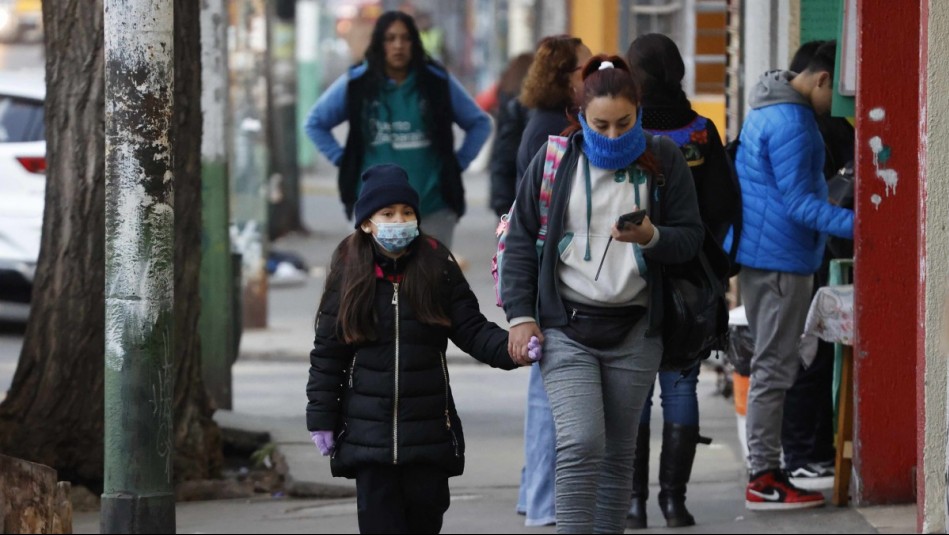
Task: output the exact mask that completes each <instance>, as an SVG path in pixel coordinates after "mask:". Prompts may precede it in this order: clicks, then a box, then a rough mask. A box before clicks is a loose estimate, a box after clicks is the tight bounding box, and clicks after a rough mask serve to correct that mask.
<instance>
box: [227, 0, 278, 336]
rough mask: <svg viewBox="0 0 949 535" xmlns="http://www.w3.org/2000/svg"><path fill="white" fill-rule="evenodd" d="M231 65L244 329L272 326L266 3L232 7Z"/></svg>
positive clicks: (234, 203) (238, 0) (246, 0)
mask: <svg viewBox="0 0 949 535" xmlns="http://www.w3.org/2000/svg"><path fill="white" fill-rule="evenodd" d="M228 7H229V13H230V21H231V26H232V27H231V28H230V29H229V32H230V34H229V35H231V36H232V38H230V39H229V40H228V41H229V44H230V47H231V48H229V50H228V52H229V56H228V64H229V66H230V92H231V105H232V110H231V114H232V118H233V124H232V128H233V129H234V130H235V132H234V134H233V136H234V137H233V139H234V142H235V145H234V151H233V153H232V154H231V155H230V164H229V169H230V173H229V174H230V184H231V207H232V209H233V213H232V216H233V219H234V225H235V226H234V228H233V229H232V234H231V239H232V240H233V242H234V245H235V248H236V249H237V251H238V252H240V253H241V258H242V260H243V270H242V271H243V276H242V280H243V285H242V288H243V289H242V292H241V294H242V295H241V302H242V305H243V326H244V327H247V328H264V327H266V326H267V272H266V266H265V263H266V261H267V249H268V240H267V228H268V223H267V176H268V168H269V158H270V156H269V154H268V151H267V138H266V134H265V125H266V124H267V83H266V72H267V70H266V54H267V18H266V4H265V2H264V1H263V0H233V1H231V2H230V3H229V4H228Z"/></svg>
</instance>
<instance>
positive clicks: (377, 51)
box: [364, 11, 432, 90]
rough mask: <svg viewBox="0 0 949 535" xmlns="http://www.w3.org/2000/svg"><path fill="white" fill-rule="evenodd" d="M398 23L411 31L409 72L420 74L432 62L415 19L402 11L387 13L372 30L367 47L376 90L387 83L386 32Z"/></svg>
mask: <svg viewBox="0 0 949 535" xmlns="http://www.w3.org/2000/svg"><path fill="white" fill-rule="evenodd" d="M396 22H401V23H402V24H405V27H406V29H408V31H409V39H410V40H411V41H412V58H411V59H410V60H409V70H410V71H415V72H419V71H421V70H423V69H425V65H426V63H428V62H431V61H432V58H431V57H429V55H428V54H426V53H425V47H424V45H422V36H421V34H419V31H418V26H417V25H416V24H415V19H413V18H412V16H411V15H409V14H407V13H403V12H401V11H386V12H385V13H383V14H382V15H381V16H380V17H379V19H378V20H377V21H376V25H375V27H374V28H373V29H372V37H371V38H370V40H369V46H368V47H366V52H365V54H364V56H365V59H366V63H367V65H368V68H369V72H368V74H369V76H370V77H371V79H372V80H373V86H374V89H375V90H378V89H379V88H380V87H382V84H384V83H385V82H386V49H385V42H386V30H388V29H389V26H392V24H393V23H396Z"/></svg>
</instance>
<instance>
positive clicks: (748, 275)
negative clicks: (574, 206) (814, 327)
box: [725, 41, 854, 510]
mask: <svg viewBox="0 0 949 535" xmlns="http://www.w3.org/2000/svg"><path fill="white" fill-rule="evenodd" d="M835 56H836V44H835V43H834V42H833V41H830V42H828V43H826V44H825V45H822V46H821V47H820V48H819V49H818V50H817V52H815V54H814V58H813V59H812V60H811V62H810V63H809V64H808V66H807V69H805V70H804V72H802V73H800V74H795V73H792V72H788V71H771V72H768V73H765V74H764V75H763V76H762V77H761V79H760V80H759V82H758V84H757V85H756V86H755V88H754V90H753V92H752V95H751V99H750V100H751V108H752V110H751V112H750V113H749V114H748V117H747V118H746V119H745V123H744V125H743V127H742V131H741V138H740V140H741V143H740V145H739V148H738V156H737V160H736V162H735V167H736V170H737V172H738V177H739V182H740V184H741V196H742V205H743V206H742V210H743V212H742V218H743V227H742V233H741V239H740V240H739V244H738V245H739V247H738V263H740V264H741V265H742V270H741V274H740V275H739V284H740V286H741V296H742V301H744V303H745V308H746V310H747V312H748V324H749V328H750V329H751V333H752V335H753V336H754V338H755V353H754V357H753V359H752V363H751V374H752V379H751V389H750V391H749V394H748V418H747V426H748V449H749V462H750V464H751V481H750V482H749V484H748V487H747V489H746V491H745V506H746V507H747V508H748V509H753V510H776V509H777V510H782V509H800V508H805V507H816V506H820V505H823V503H824V498H823V496H822V495H821V494H820V493H818V492H810V491H806V490H802V489H799V488H797V487H795V486H793V485H792V484H791V483H790V481H788V478H787V475H786V474H785V473H784V472H783V471H781V469H780V468H781V420H782V413H783V409H784V398H785V393H786V392H787V390H788V389H789V388H790V387H791V385H792V384H793V383H794V378H795V375H796V374H797V369H798V362H799V361H798V359H799V358H800V355H799V353H798V340H799V339H800V336H801V332H802V330H803V329H804V321H805V319H806V317H807V310H808V306H809V304H810V299H811V295H812V290H813V280H814V277H813V275H814V272H816V271H817V269H818V268H819V267H820V264H821V258H822V255H823V253H824V242H825V240H826V238H827V234H832V235H834V236H840V237H843V238H851V239H852V237H853V216H854V214H853V211H852V210H847V209H844V208H839V207H837V206H833V205H831V204H830V203H828V202H827V185H826V183H825V180H824V173H823V167H824V142H823V139H822V138H821V134H820V131H819V130H818V127H817V120H816V119H815V114H821V115H822V114H826V113H828V112H829V111H830V105H831V98H832V96H833V79H834V59H835ZM730 247H731V236H729V237H728V238H727V239H726V242H725V250H729V248H730Z"/></svg>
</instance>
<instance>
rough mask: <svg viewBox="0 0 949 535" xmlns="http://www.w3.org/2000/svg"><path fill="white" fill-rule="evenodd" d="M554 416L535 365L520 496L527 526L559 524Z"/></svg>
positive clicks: (520, 509)
mask: <svg viewBox="0 0 949 535" xmlns="http://www.w3.org/2000/svg"><path fill="white" fill-rule="evenodd" d="M556 441H557V438H556V431H555V430H554V415H553V413H552V412H550V401H548V400H547V391H546V390H544V379H543V377H542V376H541V374H540V364H534V365H533V366H531V375H530V382H529V383H528V386H527V413H526V414H525V415H524V468H523V470H521V489H520V492H519V493H518V496H517V512H519V513H523V514H525V515H526V516H527V518H526V519H525V520H524V525H525V526H547V525H550V524H553V523H554V522H555V521H556V516H555V515H556V509H555V507H554V474H555V470H556V468H557V443H556Z"/></svg>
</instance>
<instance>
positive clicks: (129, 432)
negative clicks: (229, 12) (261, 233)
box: [100, 0, 175, 533]
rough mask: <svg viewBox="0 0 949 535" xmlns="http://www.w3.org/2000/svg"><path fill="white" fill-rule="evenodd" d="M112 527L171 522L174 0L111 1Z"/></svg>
mask: <svg viewBox="0 0 949 535" xmlns="http://www.w3.org/2000/svg"><path fill="white" fill-rule="evenodd" d="M104 21H105V102H106V104H105V143H106V147H105V153H106V158H105V176H106V194H105V197H106V220H105V222H106V235H105V247H106V251H105V254H106V258H105V275H106V281H105V310H106V317H105V444H104V445H105V471H104V485H103V494H102V507H101V513H100V515H101V516H100V522H101V526H100V527H101V531H102V532H103V533H173V532H174V531H175V495H174V492H173V486H172V481H173V474H172V460H173V458H174V442H173V438H172V429H173V414H172V397H173V394H174V374H173V368H174V362H173V347H174V346H173V342H174V332H173V325H174V321H173V313H172V310H173V303H174V279H175V277H174V223H175V219H174V209H173V206H174V177H173V176H172V169H173V166H172V163H173V153H172V143H171V139H170V129H171V122H172V117H173V115H172V109H173V100H174V87H173V84H171V83H170V82H169V81H170V80H174V62H173V58H174V37H173V5H172V0H105V18H104Z"/></svg>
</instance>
